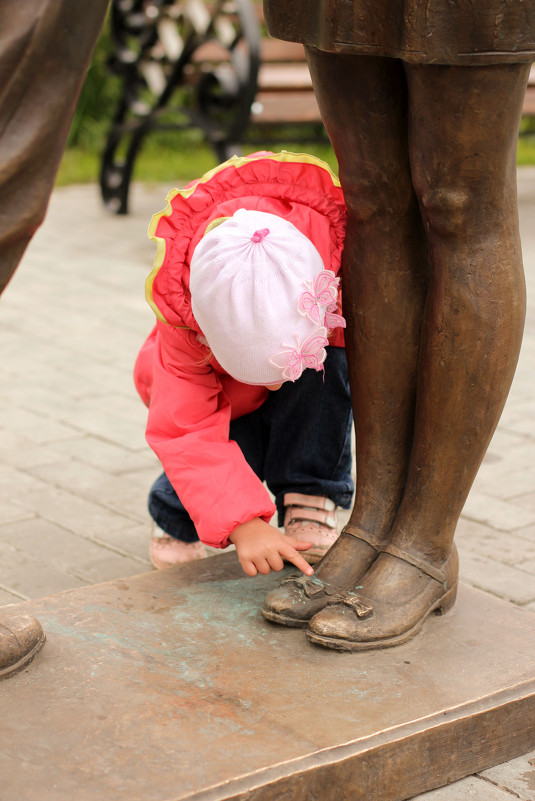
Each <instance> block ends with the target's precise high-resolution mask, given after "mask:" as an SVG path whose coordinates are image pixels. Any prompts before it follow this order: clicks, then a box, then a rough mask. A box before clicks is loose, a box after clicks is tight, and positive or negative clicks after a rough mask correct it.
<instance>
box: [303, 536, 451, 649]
mask: <svg viewBox="0 0 535 801" xmlns="http://www.w3.org/2000/svg"><path fill="white" fill-rule="evenodd" d="M458 573H459V559H458V556H457V549H456V548H455V546H452V550H451V552H450V555H449V557H448V559H447V560H446V562H445V564H444V566H443V568H442V569H437V568H435V567H433V566H432V565H429V564H428V563H427V562H425V561H424V560H423V559H419V558H417V557H415V556H413V555H412V554H410V553H408V552H407V551H405V550H404V549H401V548H398V547H397V546H395V545H388V546H387V547H385V548H384V552H383V553H382V554H381V556H380V557H379V558H378V559H377V560H376V561H375V562H374V564H373V565H372V567H371V568H370V570H369V571H368V572H367V573H366V575H365V576H364V578H363V579H362V588H355V589H353V590H349V591H346V592H345V593H342V594H341V595H339V596H331V597H330V598H329V599H328V605H326V607H325V608H324V609H323V610H322V611H320V612H318V613H317V614H316V615H314V617H313V618H312V619H311V620H310V623H309V624H308V631H307V637H308V639H309V640H310V642H312V643H315V644H317V645H323V646H324V647H326V648H333V649H335V650H339V651H366V650H370V649H372V648H388V647H390V646H393V645H401V643H404V642H406V641H407V640H410V639H411V638H412V637H414V635H415V634H417V633H418V631H420V629H421V628H422V625H423V623H424V621H425V619H426V618H427V617H428V616H429V615H430V614H431V613H432V612H435V613H437V614H443V613H444V612H447V611H448V610H449V609H450V608H451V607H452V606H453V604H454V603H455V597H456V595H457V584H458Z"/></svg>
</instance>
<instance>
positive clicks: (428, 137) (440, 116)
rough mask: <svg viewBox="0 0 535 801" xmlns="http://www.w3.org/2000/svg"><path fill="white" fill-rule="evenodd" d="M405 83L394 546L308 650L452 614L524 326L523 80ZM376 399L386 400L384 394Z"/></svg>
mask: <svg viewBox="0 0 535 801" xmlns="http://www.w3.org/2000/svg"><path fill="white" fill-rule="evenodd" d="M405 69H406V74H407V83H408V97H409V114H408V131H409V135H408V143H409V154H410V162H411V172H412V180H413V185H414V187H415V191H416V194H417V196H418V200H419V204H420V208H421V215H422V220H423V223H424V227H425V231H426V236H427V242H428V252H429V268H430V272H429V289H428V293H427V299H426V305H425V312H424V319H423V327H422V338H421V346H420V355H419V363H418V381H417V394H416V407H415V418H414V435H413V446H412V451H411V456H410V462H409V467H408V473H407V481H406V487H405V490H404V493H403V500H402V502H401V505H400V507H399V510H398V512H397V515H396V519H395V522H394V525H393V527H392V531H391V539H390V542H389V544H388V545H387V546H386V547H385V548H384V549H383V550H384V553H383V554H381V556H380V557H379V558H378V559H377V560H376V561H375V562H374V564H373V565H372V567H371V568H370V570H369V571H368V572H367V574H366V575H365V577H364V578H363V580H362V582H361V584H362V592H358V593H349V594H348V595H346V597H345V598H344V599H343V602H342V603H341V604H338V605H332V606H330V607H328V608H327V609H325V610H324V611H323V612H320V613H319V614H318V615H316V616H315V617H314V618H313V619H312V621H311V623H310V627H309V638H310V639H311V640H312V641H313V642H316V643H319V644H323V645H327V646H329V647H334V648H342V649H348V650H356V649H364V648H370V647H385V646H388V645H396V644H398V643H400V642H404V641H405V640H407V639H409V638H410V637H411V636H413V635H414V634H415V633H416V632H417V631H418V630H419V629H420V627H421V625H422V623H423V621H424V620H425V618H426V617H427V615H428V614H430V613H431V612H433V611H437V612H443V611H446V610H447V609H448V608H449V607H450V606H451V605H452V604H453V603H454V601H455V594H456V586H457V572H458V564H457V555H456V551H455V548H454V546H453V535H454V532H455V526H456V523H457V520H458V517H459V515H460V513H461V510H462V507H463V504H464V502H465V500H466V497H467V495H468V492H469V490H470V487H471V485H472V482H473V480H474V478H475V475H476V473H477V470H478V467H479V465H480V463H481V460H482V458H483V456H484V454H485V451H486V449H487V446H488V443H489V441H490V438H491V436H492V434H493V432H494V429H495V427H496V425H497V423H498V420H499V417H500V414H501V411H502V409H503V406H504V403H505V400H506V397H507V394H508V391H509V387H510V384H511V381H512V377H513V374H514V370H515V366H516V362H517V358H518V353H519V350H520V343H521V338H522V329H523V320H524V306H525V295H524V280H523V270H522V260H521V249H520V240H519V233H518V220H517V205H516V181H515V170H516V163H515V153H516V139H517V135H518V122H519V120H520V115H521V109H522V101H523V95H524V91H525V86H526V82H527V76H528V72H529V66H525V65H522V66H516V65H509V66H493V67H462V68H459V67H438V66H408V65H406V67H405ZM351 269H352V270H353V269H358V268H356V266H354V265H353V264H352V265H351ZM354 289H355V291H356V292H358V291H359V289H358V282H356V283H355V285H354ZM350 291H351V289H350ZM350 358H351V354H350ZM354 369H357V366H355V367H354ZM350 371H351V368H350ZM366 377H367V379H368V380H370V381H373V380H374V371H373V369H372V371H371V373H370V374H369V375H368V376H365V378H366ZM378 391H379V395H381V394H382V392H384V393H385V400H386V396H387V393H390V391H391V388H390V387H387V386H386V385H382V386H379V390H378ZM357 449H358V441H357ZM383 458H384V460H385V463H386V462H388V459H389V451H388V449H386V450H385V451H384V453H383Z"/></svg>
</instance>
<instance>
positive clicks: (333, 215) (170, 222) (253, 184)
mask: <svg viewBox="0 0 535 801" xmlns="http://www.w3.org/2000/svg"><path fill="white" fill-rule="evenodd" d="M166 200H167V206H166V207H165V209H164V210H163V211H161V212H159V213H158V214H155V215H154V216H153V218H152V220H151V223H150V226H149V236H150V237H151V239H153V240H154V241H155V242H156V245H157V253H156V259H155V262H154V268H153V270H152V272H151V274H150V275H149V277H148V278H147V282H146V297H147V301H148V302H149V304H150V306H151V307H152V309H153V310H154V312H155V314H156V316H157V318H158V319H159V320H162V321H163V322H166V323H168V324H169V325H172V326H180V327H184V326H186V327H188V328H191V329H193V330H194V331H197V332H200V328H199V326H198V324H197V322H196V321H195V318H194V316H193V313H192V310H191V299H190V292H189V265H190V261H191V256H192V254H193V251H194V249H195V247H196V246H197V244H198V242H199V241H200V239H201V237H202V236H203V235H204V233H205V231H206V228H207V226H208V225H209V224H210V222H212V220H215V219H217V218H219V217H231V216H232V215H233V214H234V212H236V211H237V210H238V209H249V210H254V209H257V210H259V211H265V212H269V213H270V214H277V215H278V216H280V217H283V218H285V219H288V220H289V221H290V222H292V223H293V225H295V226H296V228H298V229H299V230H300V231H301V233H303V234H304V235H305V236H307V237H308V238H309V239H310V240H311V241H312V243H313V244H314V245H315V247H316V248H317V250H318V251H319V253H320V255H321V257H322V260H323V263H324V266H325V269H327V270H333V272H334V273H338V271H339V268H340V263H341V258H342V249H343V243H344V235H345V220H346V211H345V204H344V199H343V194H342V190H341V187H340V183H339V181H338V179H337V178H336V176H335V175H334V173H333V172H332V171H331V170H330V168H329V166H328V165H327V164H326V163H325V162H324V161H321V160H320V159H317V158H315V157H314V156H309V155H302V154H293V153H286V152H282V153H276V154H275V153H255V154H253V155H251V156H246V157H243V158H241V157H237V156H234V157H233V158H231V159H229V160H228V161H226V162H224V163H223V164H221V165H219V166H218V167H216V168H215V169H213V170H211V171H210V172H208V173H206V175H204V176H203V177H202V178H200V179H199V180H197V181H193V182H192V183H190V184H189V185H188V186H187V187H185V188H184V189H181V190H179V189H173V190H172V191H171V192H170V193H169V194H168V195H167V198H166Z"/></svg>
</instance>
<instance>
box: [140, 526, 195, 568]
mask: <svg viewBox="0 0 535 801" xmlns="http://www.w3.org/2000/svg"><path fill="white" fill-rule="evenodd" d="M205 556H206V551H205V550H204V545H203V544H202V542H199V541H197V542H183V541H182V540H177V539H176V538H175V537H170V536H169V534H166V533H165V531H162V530H161V528H158V527H157V526H156V528H155V530H154V531H153V533H152V536H151V540H150V562H151V565H152V566H153V567H154V568H155V569H156V570H164V569H165V568H167V567H174V566H175V565H183V564H186V563H187V562H194V561H196V560H197V559H204V558H205Z"/></svg>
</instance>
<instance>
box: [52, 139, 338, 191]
mask: <svg viewBox="0 0 535 801" xmlns="http://www.w3.org/2000/svg"><path fill="white" fill-rule="evenodd" d="M84 139H85V141H87V139H88V138H87V137H85V138H84ZM104 141H105V140H104V135H103V134H100V135H99V136H96V137H94V138H92V141H91V142H90V144H80V143H79V144H77V145H71V146H69V147H68V148H67V150H66V151H65V154H64V156H63V160H62V162H61V165H60V169H59V172H58V175H57V178H56V186H68V185H69V184H76V183H78V184H80V183H92V182H94V181H98V177H99V172H100V154H101V152H102V149H103V147H104ZM264 148H265V149H271V150H274V151H276V152H278V151H280V150H290V151H294V152H298V153H311V154H313V155H315V156H318V158H321V159H323V160H324V161H326V162H327V163H328V164H329V166H330V167H331V169H332V170H333V171H334V172H337V170H338V167H337V164H336V159H335V157H334V154H333V152H332V149H331V147H330V146H329V145H328V144H327V143H326V144H321V143H320V144H316V143H314V144H312V143H306V144H301V143H299V144H296V143H295V142H287V143H284V142H277V143H274V144H273V145H272V147H271V148H270V147H269V145H268V144H261V145H247V146H244V147H243V149H242V152H243V154H248V153H253V152H254V151H255V150H261V149H264ZM216 165H217V159H216V156H215V153H214V151H213V150H212V148H211V147H210V146H209V145H208V144H206V143H205V142H204V141H203V139H202V135H201V133H200V132H199V131H195V130H188V131H178V132H174V133H173V132H165V133H163V132H154V133H153V134H151V135H150V136H148V137H147V139H146V140H145V143H144V145H143V147H142V148H141V149H140V151H139V153H138V156H137V158H136V161H135V165H134V176H133V180H134V181H149V182H155V181H156V182H164V183H165V182H169V184H170V185H172V186H181V185H183V184H184V183H187V182H188V181H191V180H193V179H194V178H199V177H200V176H201V175H203V174H204V173H205V172H207V171H208V170H211V169H212V168H213V167H215V166H216Z"/></svg>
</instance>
